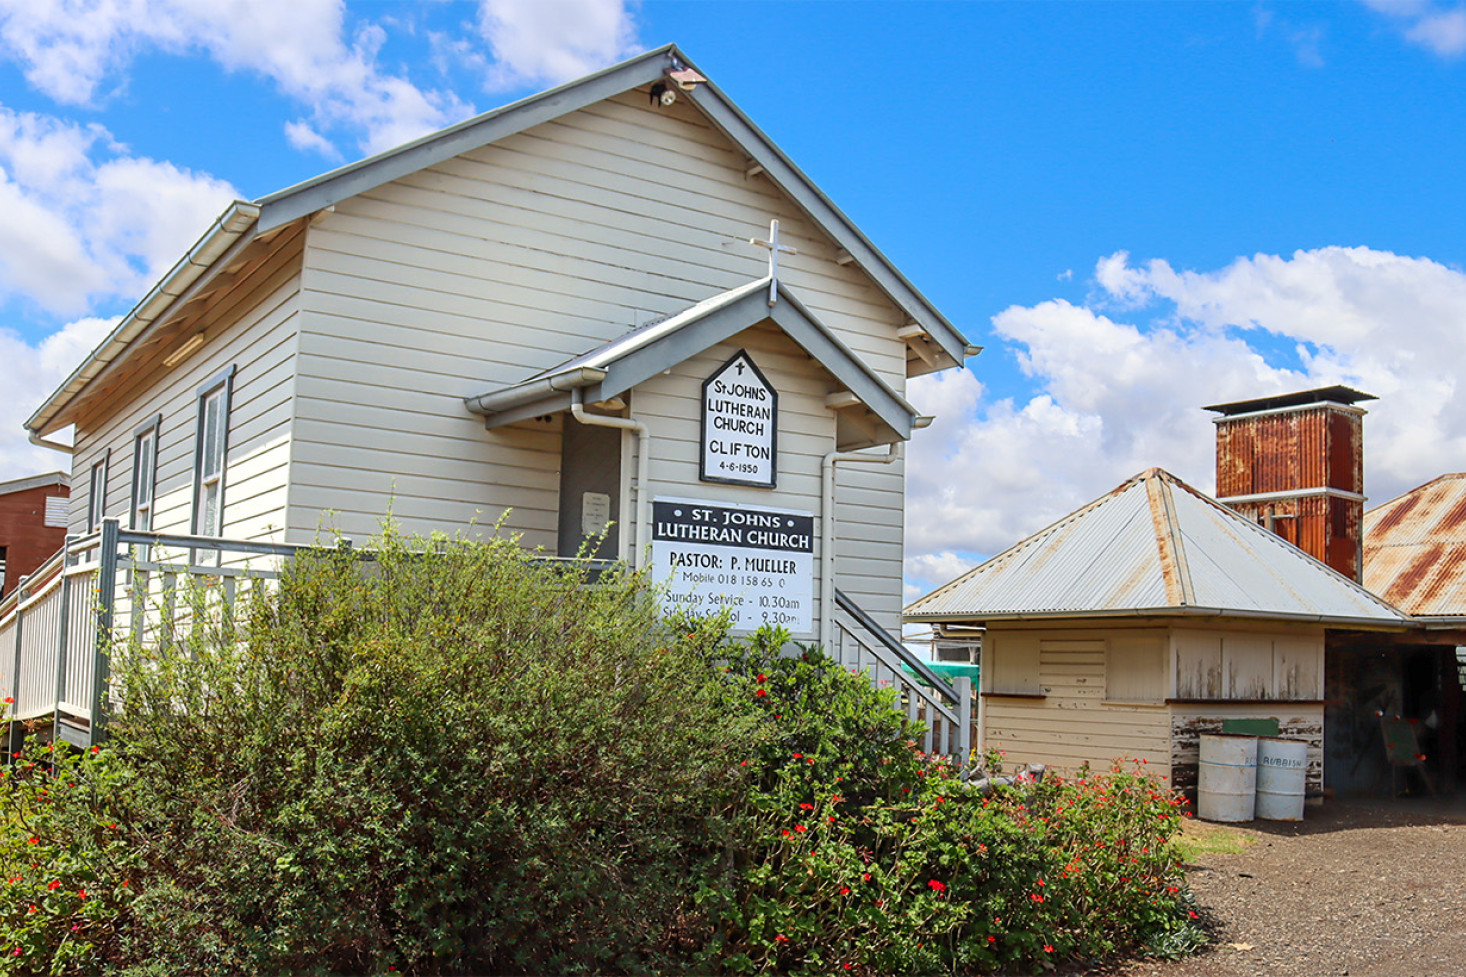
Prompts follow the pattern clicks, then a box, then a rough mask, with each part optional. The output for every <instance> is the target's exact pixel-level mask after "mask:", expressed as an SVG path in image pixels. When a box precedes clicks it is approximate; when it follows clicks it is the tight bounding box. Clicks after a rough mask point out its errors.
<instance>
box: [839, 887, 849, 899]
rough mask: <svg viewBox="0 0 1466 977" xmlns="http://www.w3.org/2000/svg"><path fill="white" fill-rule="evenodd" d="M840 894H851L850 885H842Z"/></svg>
mask: <svg viewBox="0 0 1466 977" xmlns="http://www.w3.org/2000/svg"><path fill="white" fill-rule="evenodd" d="M840 895H842V896H848V895H850V887H849V886H844V885H842V886H840Z"/></svg>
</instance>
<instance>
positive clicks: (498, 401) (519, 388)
mask: <svg viewBox="0 0 1466 977" xmlns="http://www.w3.org/2000/svg"><path fill="white" fill-rule="evenodd" d="M604 379H606V371H605V370H601V369H598V368H596V367H593V366H578V367H576V368H574V369H573V370H566V371H565V372H564V373H553V374H551V375H550V376H547V377H543V378H541V379H539V380H533V381H531V382H529V383H522V384H516V385H515V386H513V387H505V388H504V389H502V390H495V391H492V392H490V393H486V394H479V395H478V396H477V397H465V398H463V406H465V407H467V408H468V409H469V410H471V411H472V412H473V413H475V414H483V415H484V416H485V417H488V416H491V415H493V414H501V413H503V412H504V411H506V410H513V409H514V408H516V407H523V406H524V405H525V404H531V403H534V402H535V401H536V400H540V399H542V398H544V397H550V396H553V395H555V394H561V393H567V392H569V391H571V390H581V389H583V388H585V387H591V386H594V385H595V384H598V383H600V382H601V381H602V380H604Z"/></svg>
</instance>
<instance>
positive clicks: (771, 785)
mask: <svg viewBox="0 0 1466 977" xmlns="http://www.w3.org/2000/svg"><path fill="white" fill-rule="evenodd" d="M424 546H425V543H424V541H407V540H402V539H398V538H395V537H392V536H390V535H389V536H388V537H387V538H386V539H384V540H383V541H382V542H381V545H380V550H379V552H378V554H377V557H376V559H375V560H374V561H373V562H369V563H366V564H362V563H361V562H359V561H358V560H356V559H355V558H354V556H353V555H352V554H351V553H349V552H344V551H338V552H321V553H314V554H309V555H306V556H303V557H302V558H300V559H298V560H297V561H295V562H294V564H293V565H292V566H291V567H290V568H289V570H288V572H287V573H286V574H285V575H284V577H283V578H282V580H281V581H280V582H279V585H278V587H273V588H270V589H268V590H261V591H259V592H257V593H255V594H253V595H252V596H251V598H250V599H249V600H248V601H247V602H246V603H245V605H244V607H243V609H242V610H241V612H240V613H239V614H238V615H236V619H237V623H235V624H231V623H229V622H219V623H218V624H217V625H215V626H207V625H206V624H205V623H204V621H205V619H206V618H207V617H208V614H207V608H208V607H209V606H210V605H211V603H212V598H211V597H210V595H209V593H208V592H207V591H200V592H197V593H195V594H194V595H193V598H194V606H193V608H192V612H191V616H192V617H193V618H194V619H195V626H193V627H192V628H186V629H183V630H182V631H181V632H180V633H179V635H178V636H176V637H175V638H174V639H173V640H170V641H167V642H165V643H164V644H163V645H162V646H161V647H158V648H156V649H154V650H151V651H145V650H143V649H138V648H135V649H132V650H131V652H130V654H129V655H128V656H126V659H125V665H124V664H120V665H119V673H120V681H121V683H122V690H121V691H122V694H123V696H124V699H125V701H126V703H127V709H126V712H125V714H124V715H122V716H120V717H118V718H117V719H116V721H115V724H114V726H113V730H114V733H115V736H114V739H113V740H112V741H111V742H110V744H109V746H107V747H104V748H103V749H101V750H100V751H96V752H93V753H89V754H86V755H74V754H71V753H69V752H65V751H64V750H63V749H62V748H60V747H58V748H57V749H58V755H53V754H52V753H51V752H50V750H49V749H48V748H47V747H46V746H44V745H42V744H37V743H34V742H32V743H31V744H30V745H29V746H28V747H27V751H26V752H25V754H24V755H23V756H22V757H20V758H18V759H17V762H16V763H15V764H13V765H12V767H11V768H10V769H9V770H8V771H7V773H6V776H5V777H4V778H3V779H0V812H3V815H4V818H5V820H4V821H3V822H0V828H3V830H0V865H3V867H4V868H5V872H6V874H5V879H6V884H5V886H4V888H3V889H0V913H3V917H0V974H4V973H86V974H91V973H117V974H125V975H131V977H144V975H164V974H174V973H198V974H232V973H245V972H258V973H301V974H358V973H372V974H384V973H388V972H392V971H394V970H395V971H397V972H410V973H419V974H449V973H460V974H461V973H483V972H492V973H514V972H519V973H542V972H582V973H592V972H594V973H654V972H673V973H682V972H689V971H697V972H709V973H711V972H733V973H746V972H765V973H792V974H815V973H829V972H834V973H845V972H852V973H866V974H872V973H893V974H935V973H969V972H987V971H997V970H1003V971H1013V970H1017V969H1029V970H1034V969H1043V968H1046V967H1051V966H1053V965H1055V964H1056V963H1057V962H1058V961H1060V960H1063V959H1066V958H1067V959H1089V958H1095V957H1101V956H1105V955H1108V954H1111V953H1123V952H1130V951H1135V950H1142V951H1146V952H1160V953H1176V952H1181V951H1184V950H1186V949H1188V948H1191V947H1192V946H1194V945H1195V943H1196V942H1197V940H1198V939H1199V931H1198V930H1197V929H1196V927H1195V925H1194V923H1193V922H1192V917H1191V915H1190V910H1189V906H1188V904H1187V901H1186V898H1187V897H1186V893H1185V891H1184V888H1183V886H1182V883H1181V881H1180V878H1181V876H1180V870H1179V864H1178V861H1177V858H1176V854H1175V850H1174V848H1173V846H1172V845H1171V841H1170V839H1171V837H1172V835H1173V834H1174V831H1175V826H1176V824H1177V818H1176V814H1177V812H1178V808H1177V807H1176V806H1175V804H1174V803H1173V801H1172V797H1171V795H1170V794H1169V793H1168V792H1166V791H1164V790H1162V789H1160V788H1159V787H1158V786H1157V785H1156V784H1155V782H1154V781H1152V780H1150V779H1149V778H1147V777H1145V776H1144V775H1143V774H1142V773H1140V772H1136V771H1121V770H1118V769H1117V770H1115V771H1112V772H1110V773H1108V774H1106V775H1103V776H1098V777H1086V778H1083V779H1080V780H1077V781H1073V782H1064V781H1061V780H1058V779H1057V778H1050V779H1048V780H1045V781H1044V782H1043V783H1041V784H1037V785H1034V784H1024V785H1021V786H1019V787H1017V788H1013V789H1002V790H998V791H996V792H994V793H992V794H984V793H982V792H980V791H978V790H976V789H975V788H973V787H969V786H967V785H965V784H963V783H962V782H961V779H960V777H958V775H957V772H956V771H955V770H954V769H953V768H951V767H950V766H948V765H947V764H946V763H944V762H943V761H941V760H940V759H937V758H932V757H926V756H923V755H922V754H921V753H920V752H919V751H918V750H917V749H916V743H917V742H918V740H919V738H920V733H921V730H920V729H919V728H918V727H916V726H914V725H912V724H911V723H909V722H908V721H907V720H906V718H905V717H904V715H903V714H902V713H901V712H900V711H899V710H898V709H896V708H895V699H894V696H895V694H894V692H892V691H891V690H889V689H874V688H872V686H871V683H870V682H869V680H868V679H867V678H866V677H865V676H861V675H853V674H851V673H850V672H849V671H848V670H846V669H843V668H841V667H839V666H838V665H836V664H835V663H834V662H833V661H831V660H830V659H829V658H827V657H826V656H825V655H824V654H823V653H821V652H819V651H817V650H814V649H807V648H803V649H796V650H795V652H794V653H792V654H791V653H789V648H790V644H789V641H788V634H787V633H786V632H782V631H779V630H766V631H763V632H760V633H759V634H756V635H754V636H753V637H752V638H750V639H747V640H743V641H738V642H732V643H728V642H725V641H724V638H723V635H724V629H723V625H722V622H720V621H717V620H713V621H702V622H687V621H672V622H667V621H662V620H660V619H659V618H658V615H657V610H656V602H655V599H654V598H655V594H654V593H652V592H651V591H649V589H648V588H647V587H646V586H645V582H644V580H643V579H642V578H640V577H639V576H638V575H637V574H635V573H631V572H628V571H625V570H622V571H617V572H613V573H611V574H609V575H607V576H605V577H603V578H602V579H601V580H600V581H599V583H598V585H597V586H594V587H591V586H588V580H587V577H586V570H585V569H584V567H575V568H571V569H570V570H569V571H566V570H564V569H551V568H548V567H546V566H544V565H541V564H537V563H535V562H533V561H532V560H529V559H527V558H526V557H525V555H524V554H523V553H522V551H521V550H520V549H519V548H518V547H517V546H516V545H515V544H514V543H513V542H512V541H494V542H489V543H466V542H456V541H446V540H437V541H434V542H432V544H431V545H430V546H429V547H428V548H430V549H431V551H432V552H431V555H424V554H423V553H422V552H419V551H421V550H422V549H423V548H424ZM83 892H84V893H85V895H82V894H81V893H83ZM32 905H34V906H35V907H36V909H35V911H34V912H32V911H31V909H30V907H31V906H32Z"/></svg>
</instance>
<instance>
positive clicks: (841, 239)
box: [258, 44, 967, 365]
mask: <svg viewBox="0 0 1466 977" xmlns="http://www.w3.org/2000/svg"><path fill="white" fill-rule="evenodd" d="M686 69H692V70H693V71H694V72H696V68H695V67H694V65H693V64H692V62H690V61H688V60H687V57H686V56H685V55H684V54H683V53H682V52H681V51H679V50H677V47H676V45H673V44H667V45H664V46H663V47H659V48H657V49H656V50H653V51H648V52H647V53H645V54H643V55H640V56H638V57H635V58H632V59H631V60H629V61H623V62H622V63H620V64H618V65H613V66H611V67H609V68H606V69H604V70H602V71H598V72H596V73H595V74H593V75H587V76H586V77H584V78H581V79H579V80H577V81H572V82H570V83H568V84H565V85H561V86H560V87H559V88H552V89H550V90H549V91H547V92H541V93H540V94H538V95H532V96H530V97H529V98H525V99H521V100H520V101H518V102H514V103H512V104H510V105H506V106H504V107H503V108H498V109H494V110H492V111H489V112H485V113H484V114H482V115H478V116H475V117H473V118H472V119H469V120H467V121H466V122H461V123H459V124H458V125H455V126H450V127H449V128H447V129H443V130H441V131H439V132H435V133H433V134H431V135H428V136H424V137H423V138H421V139H418V140H415V141H413V142H410V143H407V144H405V145H402V146H398V147H397V148H396V149H390V150H388V151H387V152H384V153H380V154H378V155H376V156H373V157H370V158H369V159H364V160H362V161H360V162H357V163H351V164H349V165H347V166H343V167H340V168H339V169H335V170H332V171H331V172H329V173H325V174H323V175H321V176H318V177H316V178H314V179H311V180H306V181H305V182H304V183H299V184H296V185H295V186H293V187H290V188H288V189H285V190H281V191H280V192H278V193H272V194H270V195H269V196H267V197H261V198H260V200H259V201H258V203H259V206H260V222H259V226H260V230H261V231H262V232H263V231H268V230H270V229H271V228H274V227H279V226H280V225H282V224H286V223H289V222H290V221H293V220H295V219H297V218H299V217H304V216H305V215H306V214H312V213H315V212H316V211H318V210H320V209H322V208H323V207H329V206H331V205H332V204H335V203H339V202H340V201H342V200H345V199H347V198H348V197H354V196H356V195H357V194H359V193H363V192H365V191H367V190H370V189H372V188H374V187H378V186H381V185H382V184H384V183H390V182H391V181H393V180H396V179H398V178H400V177H403V176H406V175H407V174H409V173H414V172H416V171H418V170H421V169H423V168H425V167H428V166H433V165H434V164H437V163H441V162H443V161H444V160H448V159H452V158H453V157H454V156H458V155H460V154H462V153H465V152H468V151H470V150H473V149H477V148H479V147H480V146H487V145H489V144H490V143H494V142H498V141H499V140H501V139H504V138H507V137H508V136H512V135H514V134H515V133H519V132H523V131H524V130H526V129H529V128H531V127H533V126H537V125H539V124H540V123H542V122H549V121H551V120H552V119H557V118H559V117H560V116H562V115H566V114H568V113H570V112H575V111H578V110H580V109H583V108H586V107H587V106H590V105H594V104H595V103H597V102H600V101H603V100H605V99H607V98H611V97H612V96H615V95H620V94H622V93H623V92H628V91H631V90H632V89H634V88H639V87H641V86H642V85H647V84H650V83H652V82H655V81H660V80H662V79H664V78H666V77H667V75H668V74H669V73H670V72H672V71H679V72H681V71H685V70H686ZM699 77H701V75H700V73H699ZM679 97H681V98H686V99H688V100H689V101H690V102H692V104H694V105H696V106H697V107H698V108H699V109H701V110H702V112H703V114H704V115H706V116H707V117H708V119H709V120H710V121H711V122H712V123H713V124H714V125H715V126H717V128H718V129H720V130H721V131H722V132H723V134H724V135H725V136H727V137H728V138H729V139H731V140H732V141H733V142H734V144H736V145H737V146H738V147H739V148H740V149H742V150H743V151H744V152H745V153H746V154H748V156H749V158H750V159H752V160H753V162H754V163H755V164H757V165H758V166H759V167H762V169H763V173H764V175H765V176H767V177H768V178H769V179H770V180H772V181H773V182H774V184H775V185H777V186H778V187H779V189H780V190H782V191H783V192H784V193H785V194H786V195H788V196H789V197H790V199H792V200H793V201H794V202H795V203H796V204H798V205H799V207H800V208H801V209H802V210H803V211H804V212H805V213H806V214H808V215H809V217H810V219H811V220H813V221H814V222H815V224H817V225H818V226H819V227H820V229H821V230H823V231H824V232H825V233H826V234H828V235H829V236H830V238H831V239H832V240H834V241H835V243H836V244H838V245H839V246H840V247H842V248H844V249H845V251H846V252H847V253H848V254H849V255H850V256H851V258H852V259H853V260H854V262H855V264H856V265H857V266H858V267H859V268H860V269H861V270H862V271H864V272H865V273H866V274H867V275H869V276H870V277H871V278H872V279H873V280H874V281H875V282H876V284H877V285H878V286H879V287H880V288H881V290H882V291H884V292H885V293H886V295H887V296H888V297H889V298H890V299H891V301H892V302H894V303H895V304H896V305H897V306H898V307H900V308H901V309H902V311H904V312H905V313H906V314H907V315H908V316H910V317H911V319H912V320H913V321H914V322H916V323H917V324H918V325H920V326H921V327H922V328H923V329H925V330H926V333H927V335H929V336H931V338H932V340H933V341H934V342H936V343H937V345H938V346H940V347H941V348H942V350H944V351H945V352H946V353H947V355H948V356H950V357H952V359H953V360H954V361H955V362H956V363H957V364H958V365H961V363H962V361H963V357H964V355H965V353H966V351H967V340H966V339H964V338H963V336H962V334H961V333H959V332H958V331H957V329H956V327H955V326H953V325H952V324H951V323H950V322H948V321H947V319H946V317H945V316H943V315H942V314H941V313H940V312H938V311H937V310H936V307H935V306H933V305H932V304H931V303H930V302H928V301H927V300H926V298H925V296H923V295H922V294H921V293H920V292H918V291H917V290H916V287H915V286H913V285H912V284H911V283H910V282H909V281H907V279H906V276H904V275H902V274H901V272H900V271H899V270H897V268H896V266H895V265H893V264H891V262H890V261H889V260H888V259H887V258H886V256H885V255H883V254H882V253H881V252H880V251H879V250H878V249H877V248H876V246H875V245H874V244H872V243H871V242H870V239H869V238H867V237H866V236H865V235H864V234H863V233H861V231H860V229H859V228H858V227H856V226H855V224H854V223H853V222H852V221H851V220H850V218H848V217H846V216H845V214H844V213H843V212H842V211H841V210H840V208H838V207H836V206H835V205H834V203H832V202H831V201H830V199H829V198H828V197H826V196H825V195H824V192H823V191H821V190H820V189H819V187H817V186H815V185H814V183H813V182H811V181H810V179H809V177H807V176H805V175H804V173H803V171H801V170H800V169H799V167H797V166H795V165H794V163H793V162H792V161H791V160H790V159H789V157H787V156H785V155H784V152H783V151H782V150H781V149H779V147H778V146H776V145H774V143H773V141H772V140H770V139H769V137H768V136H766V135H764V133H763V131H762V130H760V129H759V128H758V126H756V125H754V124H753V122H752V121H751V120H750V119H749V118H748V116H746V115H744V114H743V112H742V110H741V109H739V108H738V106H736V105H734V104H733V102H732V100H730V99H729V98H728V96H726V95H724V94H723V92H722V90H720V89H719V88H718V86H716V85H714V84H713V83H712V82H711V81H707V80H702V81H698V82H696V83H695V84H692V85H691V87H690V88H687V89H685V90H681V91H680V94H679Z"/></svg>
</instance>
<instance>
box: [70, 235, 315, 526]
mask: <svg viewBox="0 0 1466 977" xmlns="http://www.w3.org/2000/svg"><path fill="white" fill-rule="evenodd" d="M287 233H288V232H287ZM300 258H301V249H300V246H299V242H298V241H297V242H294V243H290V242H287V244H286V245H285V246H284V247H281V248H280V249H279V250H277V251H276V252H275V253H274V254H272V255H271V256H270V257H269V258H268V259H267V260H265V261H264V262H262V263H261V264H260V265H259V266H257V267H254V268H253V269H251V270H249V271H248V272H247V273H245V274H244V275H243V277H242V278H241V280H240V281H239V282H238V283H236V284H234V285H233V286H231V287H229V288H228V289H227V290H225V291H224V292H223V293H222V294H221V295H220V296H219V297H217V298H215V299H213V301H214V305H213V307H212V308H211V309H209V310H208V311H207V312H206V313H204V315H203V316H202V317H201V318H200V319H199V320H198V321H197V323H196V324H194V325H193V326H191V327H190V330H189V331H190V332H191V331H194V330H196V329H198V328H202V329H205V330H207V333H208V337H209V338H208V340H207V342H206V343H205V344H204V346H203V347H201V348H200V349H199V350H198V351H197V352H195V353H194V354H193V355H191V356H190V357H189V358H188V359H186V360H184V361H182V362H181V363H179V364H177V365H176V366H174V367H172V368H168V367H165V366H164V365H163V363H162V357H163V356H166V355H167V353H168V352H169V351H170V350H169V349H167V348H165V349H161V350H158V351H156V352H155V354H154V356H153V361H152V362H151V363H150V364H149V365H147V366H146V367H145V368H144V369H141V370H139V371H137V372H136V373H135V374H133V375H132V376H131V377H130V378H129V380H128V381H127V382H126V383H125V384H123V385H122V386H121V387H120V388H119V389H118V390H117V391H115V392H114V393H112V394H110V395H109V396H107V397H105V398H102V399H101V400H102V402H101V403H99V404H98V405H95V406H93V407H92V408H91V409H89V410H87V411H85V412H84V413H83V414H82V415H81V416H80V418H79V419H78V421H77V427H76V445H77V450H76V453H75V455H74V461H73V478H74V480H75V484H77V485H79V486H81V487H82V488H80V489H78V491H76V492H75V493H73V496H72V503H71V513H70V531H71V532H73V533H79V532H83V531H84V530H85V527H86V515H87V505H88V501H89V499H88V492H87V491H86V488H85V487H86V486H87V484H88V481H87V479H88V475H89V473H90V470H91V466H92V464H93V463H94V462H96V461H97V460H99V459H100V458H102V457H103V455H104V453H105V452H107V451H108V450H109V449H110V451H111V455H110V470H109V473H108V480H107V502H106V509H105V515H106V516H109V517H116V518H118V519H119V520H120V521H121V523H122V525H123V526H124V527H126V526H128V525H130V521H131V506H132V477H133V457H132V455H133V438H134V434H135V431H136V430H137V428H139V427H141V426H142V425H143V424H145V423H147V422H148V421H150V420H152V419H153V418H154V417H158V416H160V415H161V424H160V426H159V431H158V447H157V470H156V479H157V482H156V495H155V502H154V510H153V528H154V529H155V530H158V531H162V532H176V533H188V532H191V531H192V529H193V517H194V511H193V495H194V460H195V451H196V445H197V425H198V399H197V396H196V391H197V389H198V388H199V387H200V386H202V385H203V384H205V383H207V382H209V381H210V380H212V379H213V378H215V377H217V376H218V375H219V374H221V373H222V372H223V371H225V370H226V369H228V368H229V367H231V366H232V367H233V368H234V371H235V373H234V378H233V391H232V395H231V400H230V412H229V434H228V451H227V455H226V465H225V473H224V502H225V509H224V520H223V535H225V536H228V537H232V538H236V539H250V540H268V541H277V542H278V541H281V540H283V538H284V533H283V531H284V526H285V512H286V507H287V493H288V482H289V473H290V423H291V399H292V395H293V392H294V386H295V383H294V372H295V355H296V338H297V327H298V323H299V314H298V313H299V292H300ZM173 345H174V346H175V347H176V345H177V343H175V344H173Z"/></svg>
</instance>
